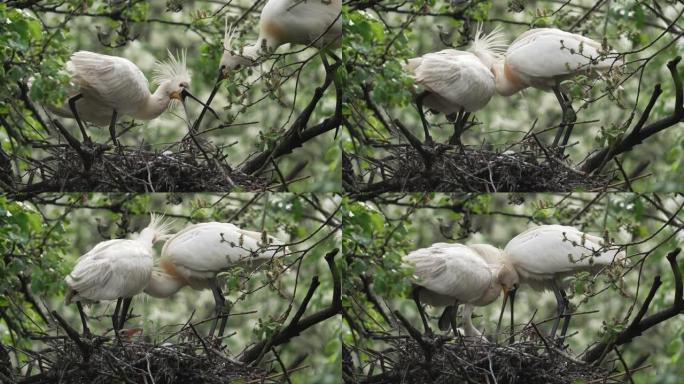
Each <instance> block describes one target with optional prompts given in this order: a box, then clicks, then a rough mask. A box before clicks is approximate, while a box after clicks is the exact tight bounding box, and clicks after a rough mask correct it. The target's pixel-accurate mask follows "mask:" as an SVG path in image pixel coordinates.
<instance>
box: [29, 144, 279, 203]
mask: <svg viewBox="0 0 684 384" xmlns="http://www.w3.org/2000/svg"><path fill="white" fill-rule="evenodd" d="M49 152H50V155H49V156H48V157H47V158H45V159H44V160H43V161H41V163H40V164H37V166H36V168H35V169H34V170H33V171H32V172H31V173H32V175H35V176H37V177H38V178H40V179H41V180H43V181H41V182H39V183H35V184H31V183H29V185H27V186H26V187H25V188H24V190H25V191H27V192H33V191H67V192H68V191H93V192H100V191H107V192H111V191H127V192H181V191H182V192H199V191H201V192H212V191H232V190H242V191H257V190H263V189H265V188H266V187H267V186H268V185H269V181H268V180H266V179H264V178H261V177H256V176H252V175H248V174H245V173H243V172H240V171H239V170H236V169H232V168H231V167H230V165H228V163H227V162H225V161H224V160H223V159H221V158H220V157H218V156H213V155H212V154H211V153H207V157H205V155H204V154H203V153H201V152H200V151H199V150H198V149H197V148H195V147H191V146H185V148H183V147H182V146H181V148H179V149H177V150H172V151H170V150H169V151H164V152H157V151H148V150H144V149H139V148H136V149H131V148H121V149H112V150H109V151H102V150H99V151H98V149H97V148H96V149H94V150H92V151H91V153H92V154H93V161H92V165H91V167H90V169H89V170H88V171H85V170H84V165H83V159H82V157H81V156H80V155H79V154H78V153H77V152H76V151H75V150H74V149H72V148H71V147H57V148H51V149H50V150H49ZM205 153H206V152H205ZM33 178H34V177H29V179H33Z"/></svg>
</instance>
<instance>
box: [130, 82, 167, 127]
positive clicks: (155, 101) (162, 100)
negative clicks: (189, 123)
mask: <svg viewBox="0 0 684 384" xmlns="http://www.w3.org/2000/svg"><path fill="white" fill-rule="evenodd" d="M162 88H163V87H162V86H159V88H157V90H156V91H155V92H154V93H153V94H151V95H150V96H149V97H148V98H147V99H146V100H145V103H144V104H143V105H142V107H140V109H138V110H137V111H136V113H135V115H133V117H135V118H136V119H140V120H152V119H154V118H156V117H157V116H159V115H161V114H162V113H163V112H164V111H165V110H166V108H168V106H169V103H170V102H171V99H170V98H169V97H168V96H167V94H166V92H165V91H164V90H163V89H162Z"/></svg>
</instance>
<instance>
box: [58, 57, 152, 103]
mask: <svg viewBox="0 0 684 384" xmlns="http://www.w3.org/2000/svg"><path fill="white" fill-rule="evenodd" d="M67 69H68V71H69V72H70V73H71V75H72V79H73V81H74V82H75V83H76V84H77V85H78V86H79V87H80V88H81V91H82V92H83V93H84V95H85V96H87V97H91V98H94V99H97V100H98V101H100V102H102V103H103V104H105V105H107V106H108V107H110V108H114V109H117V110H118V111H119V112H120V113H123V114H130V113H132V112H133V111H135V110H137V109H138V108H139V107H140V105H141V103H142V102H143V101H145V100H146V99H147V98H148V97H149V95H150V90H149V84H148V82H147V78H145V75H144V74H143V73H142V72H141V71H140V69H139V68H138V67H137V66H136V65H135V64H133V63H132V62H130V61H129V60H126V59H124V58H121V57H116V56H108V55H101V54H98V53H93V52H88V51H78V52H76V53H74V54H73V55H71V59H70V61H69V62H68V63H67ZM77 105H78V104H77Z"/></svg>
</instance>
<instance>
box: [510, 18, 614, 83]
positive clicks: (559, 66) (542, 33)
mask: <svg viewBox="0 0 684 384" xmlns="http://www.w3.org/2000/svg"><path fill="white" fill-rule="evenodd" d="M600 49H601V44H600V43H598V42H596V41H594V40H592V39H589V38H586V37H584V36H581V35H577V34H573V33H568V32H564V31H561V30H558V29H551V28H542V29H539V30H536V29H534V30H531V31H527V32H526V33H524V34H522V35H521V36H520V37H519V38H518V39H517V40H516V41H515V42H513V44H512V45H511V46H510V47H509V48H508V50H507V52H506V64H507V65H508V66H509V67H510V68H511V69H512V70H514V71H516V72H518V73H521V74H523V75H525V76H529V77H533V78H553V77H557V76H566V75H572V74H575V73H579V72H582V71H588V70H604V69H608V68H610V66H611V63H612V60H608V59H603V60H602V61H597V59H598V58H599V56H600V55H599V50H600Z"/></svg>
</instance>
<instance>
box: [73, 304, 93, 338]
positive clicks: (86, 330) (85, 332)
mask: <svg viewBox="0 0 684 384" xmlns="http://www.w3.org/2000/svg"><path fill="white" fill-rule="evenodd" d="M76 308H78V314H79V315H80V316H81V324H82V325H83V336H85V337H90V329H89V328H88V321H87V320H86V319H87V317H86V314H85V312H83V305H82V304H81V302H80V301H77V302H76Z"/></svg>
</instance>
